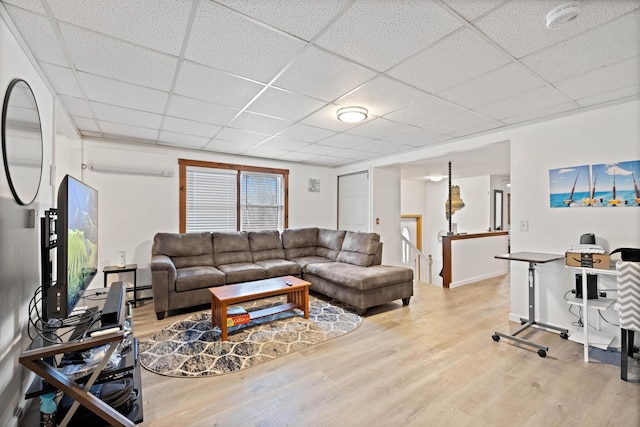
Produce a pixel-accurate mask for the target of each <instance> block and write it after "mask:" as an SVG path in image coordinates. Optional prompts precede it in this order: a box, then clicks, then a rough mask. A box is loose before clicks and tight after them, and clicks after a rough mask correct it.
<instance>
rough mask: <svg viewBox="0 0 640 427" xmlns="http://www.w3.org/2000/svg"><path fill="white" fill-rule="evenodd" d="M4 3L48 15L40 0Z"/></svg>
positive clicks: (5, 1) (18, 0)
mask: <svg viewBox="0 0 640 427" xmlns="http://www.w3.org/2000/svg"><path fill="white" fill-rule="evenodd" d="M3 3H6V4H12V5H14V6H17V7H19V8H21V9H26V10H30V11H32V12H36V13H39V14H41V15H44V14H45V13H46V12H45V10H44V7H43V6H42V2H41V1H40V0H3Z"/></svg>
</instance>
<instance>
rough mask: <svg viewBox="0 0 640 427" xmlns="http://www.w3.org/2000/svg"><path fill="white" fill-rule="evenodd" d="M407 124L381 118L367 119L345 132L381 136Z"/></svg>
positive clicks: (368, 136) (373, 136)
mask: <svg viewBox="0 0 640 427" xmlns="http://www.w3.org/2000/svg"><path fill="white" fill-rule="evenodd" d="M406 128H407V125H406V124H403V123H398V122H394V121H391V120H386V119H382V118H378V119H373V120H371V121H367V122H365V123H363V124H361V125H359V126H357V127H354V128H352V129H349V130H348V131H346V133H348V134H351V135H358V136H364V137H367V138H383V137H385V136H388V135H391V134H392V133H395V132H399V131H401V130H402V129H406Z"/></svg>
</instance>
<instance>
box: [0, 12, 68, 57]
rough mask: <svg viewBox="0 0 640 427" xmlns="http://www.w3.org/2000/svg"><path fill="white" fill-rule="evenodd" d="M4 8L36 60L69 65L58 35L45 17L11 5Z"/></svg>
mask: <svg viewBox="0 0 640 427" xmlns="http://www.w3.org/2000/svg"><path fill="white" fill-rule="evenodd" d="M5 8H6V9H7V12H9V15H10V16H11V19H12V20H13V22H14V23H15V24H16V27H18V31H20V35H21V36H22V38H23V39H24V40H25V42H26V43H27V45H29V50H30V51H31V53H32V54H33V56H34V57H35V58H36V59H37V60H38V61H44V62H48V63H50V64H56V65H61V66H63V67H69V63H68V61H67V59H66V56H65V53H64V49H63V48H62V45H61V44H60V40H59V39H58V35H57V34H56V32H55V31H54V29H53V27H52V26H51V23H50V22H49V20H48V19H47V18H46V17H44V16H42V15H36V14H34V13H31V12H26V11H24V10H23V9H19V8H16V7H12V6H5Z"/></svg>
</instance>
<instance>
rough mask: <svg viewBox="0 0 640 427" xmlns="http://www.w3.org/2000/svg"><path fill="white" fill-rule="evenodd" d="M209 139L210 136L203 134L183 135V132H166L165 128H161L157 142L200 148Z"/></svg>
mask: <svg viewBox="0 0 640 427" xmlns="http://www.w3.org/2000/svg"><path fill="white" fill-rule="evenodd" d="M210 139H211V138H207V137H203V136H197V135H185V134H183V133H176V132H167V131H166V130H163V131H160V136H159V137H158V142H160V143H163V142H164V143H168V144H170V145H178V146H180V147H193V148H202V147H204V146H205V145H207V143H208V142H209V140H210Z"/></svg>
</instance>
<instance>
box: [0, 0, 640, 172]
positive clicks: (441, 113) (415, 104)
mask: <svg viewBox="0 0 640 427" xmlns="http://www.w3.org/2000/svg"><path fill="white" fill-rule="evenodd" d="M1 3H2V6H4V9H5V11H2V16H3V17H4V18H5V19H7V20H9V21H10V22H11V23H10V27H11V28H12V29H14V30H17V32H18V33H19V35H18V38H19V39H21V40H23V42H24V44H25V47H26V49H27V50H28V51H29V52H30V53H31V55H32V56H33V58H34V59H35V61H36V63H37V67H38V68H39V69H40V70H41V72H42V75H43V77H44V78H45V79H46V81H48V83H49V85H50V87H51V88H52V90H53V91H54V92H55V94H56V96H57V97H58V98H59V101H60V103H61V106H62V107H63V108H64V110H65V111H66V113H67V114H68V116H69V117H70V118H71V119H72V121H73V123H74V124H75V126H77V129H78V131H79V133H80V134H81V135H83V136H84V137H87V138H92V139H104V140H105V141H119V142H123V141H125V142H130V143H135V144H140V143H143V144H152V145H158V146H170V147H179V148H188V149H193V150H202V151H205V152H212V153H225V154H232V155H239V156H249V157H258V158H266V159H277V160H283V161H293V162H302V163H307V164H313V165H323V166H341V165H347V164H351V163H355V162H359V161H364V160H368V159H373V158H378V157H383V156H388V155H391V154H397V153H403V152H410V151H415V150H419V149H421V148H424V147H429V146H432V145H437V144H446V143H448V142H452V141H454V140H456V139H459V138H463V137H467V136H470V135H475V134H478V133H486V132H490V131H493V130H499V129H501V128H505V127H507V126H512V125H520V124H523V123H527V122H529V121H533V120H540V119H546V118H552V117H557V116H558V115H563V114H570V113H572V112H577V111H579V110H581V109H585V108H594V107H596V108H597V107H598V106H601V105H602V106H604V105H610V104H612V103H617V102H625V101H628V100H632V99H638V97H639V95H640V1H638V0H615V1H610V0H583V1H581V2H580V3H581V11H580V14H579V16H578V17H577V18H576V19H575V20H573V21H571V22H569V23H568V24H567V25H565V26H563V27H560V28H557V29H554V30H548V29H547V28H546V26H545V16H546V14H547V12H548V11H550V10H551V9H553V8H554V7H556V6H558V5H559V4H561V3H563V1H562V0H553V1H549V0H536V1H534V0H513V1H500V0H483V1H474V0H442V1H436V0H434V1H427V0H414V1H410V0H405V1H400V0H378V1H374V0H355V1H347V0H326V1H303V0H279V1H276V0H270V1H267V0H217V1H211V0H193V1H192V0H136V1H127V0H110V1H104V0H84V1H82V2H78V1H76V0H1ZM346 106H361V107H365V108H366V109H367V110H368V111H369V117H368V118H367V120H366V121H364V122H362V123H359V124H348V123H343V122H340V121H338V120H337V118H336V111H337V110H338V109H339V108H341V107H346ZM494 160H496V158H494ZM423 174H424V173H423Z"/></svg>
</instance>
